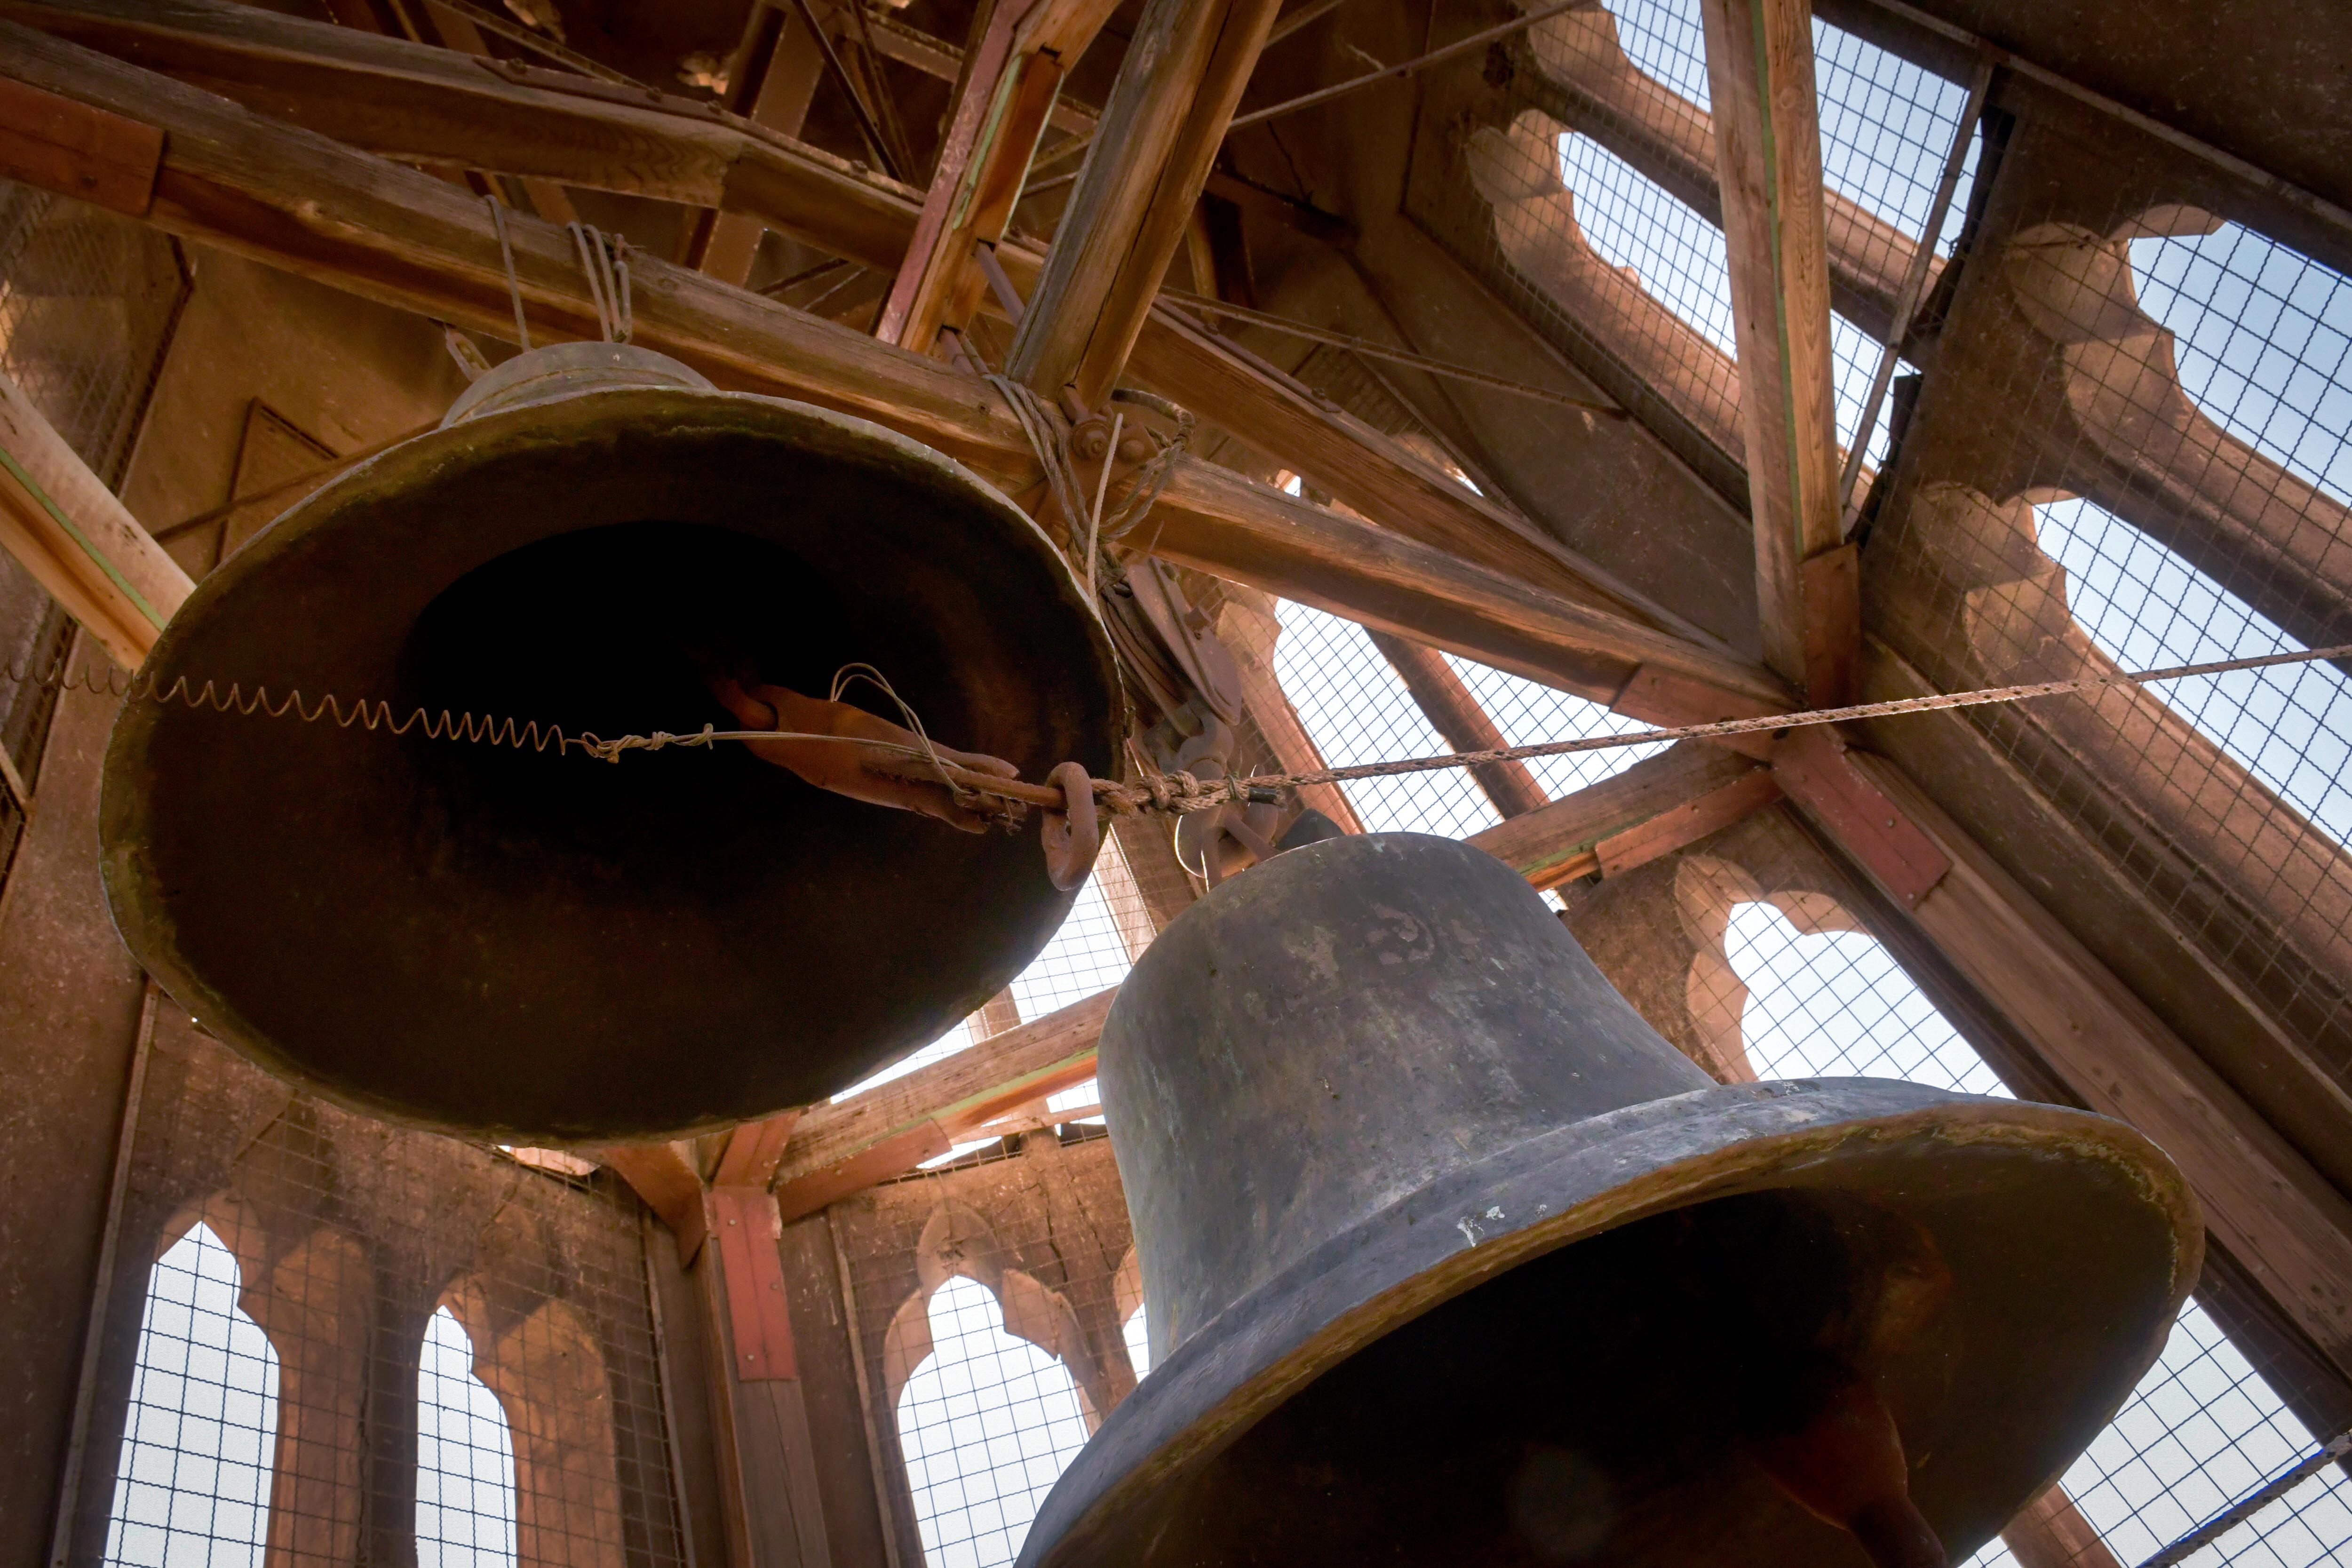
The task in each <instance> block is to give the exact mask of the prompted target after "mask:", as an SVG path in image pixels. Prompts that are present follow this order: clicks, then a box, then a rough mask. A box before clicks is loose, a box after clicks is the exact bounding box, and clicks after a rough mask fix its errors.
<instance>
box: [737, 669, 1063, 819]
mask: <svg viewBox="0 0 2352 1568" xmlns="http://www.w3.org/2000/svg"><path fill="white" fill-rule="evenodd" d="M706 679H707V681H708V683H709V688H710V694H711V695H712V696H713V697H716V698H717V699H718V700H719V703H720V705H721V706H723V707H724V708H725V709H726V710H728V711H729V712H730V713H732V714H734V715H735V717H736V719H737V720H738V721H740V722H741V723H743V724H744V725H745V726H746V727H751V728H758V729H772V730H776V731H782V733H781V734H779V736H778V738H776V739H774V740H752V741H746V742H743V744H744V746H745V747H746V748H747V749H748V750H749V751H750V752H751V754H752V755H753V756H755V757H757V758H759V759H760V760H761V762H763V763H773V764H774V765H776V766H777V767H780V768H782V769H784V770H785V771H786V772H787V773H793V774H795V775H797V776H798V777H799V778H801V779H802V780H803V782H805V783H808V784H814V785H815V786H816V787H817V788H819V789H824V790H831V791H833V792H834V793H835V795H847V796H848V797H849V798H851V799H852V800H862V801H866V802H867V803H868V804H870V805H887V806H893V807H895V808H897V809H898V810H900V811H912V812H917V813H919V814H920V815H922V816H929V817H933V818H936V819H937V820H939V821H940V822H944V823H946V824H947V825H948V826H950V827H954V828H957V829H959V830H961V831H962V832H965V833H984V832H986V831H987V830H988V829H989V828H991V827H993V826H997V825H998V823H999V822H1000V821H1001V820H1002V819H1003V814H1001V813H992V812H987V811H983V810H981V809H978V808H977V807H976V806H975V805H972V804H971V801H973V800H974V799H975V798H976V797H974V796H972V795H970V794H969V793H967V792H963V791H961V790H959V789H957V787H956V786H955V785H954V784H952V783H951V782H950V781H947V780H944V779H940V778H937V777H930V778H926V777H923V776H921V775H919V774H917V775H915V776H911V777H910V776H908V775H907V774H906V773H902V772H899V771H896V770H894V771H891V772H887V773H886V772H882V771H879V770H877V769H876V768H874V767H871V766H869V765H868V764H869V763H872V762H873V761H875V760H876V759H877V757H887V758H888V759H890V760H891V761H893V762H896V761H897V760H898V758H899V757H901V756H903V755H904V754H905V753H906V752H908V751H924V752H930V753H936V754H937V756H938V757H939V758H940V760H941V761H943V762H946V763H952V764H953V765H954V766H956V767H959V768H963V769H969V770H970V771H971V772H973V773H986V774H989V775H992V776H993V777H996V778H1005V779H1010V778H1017V777H1018V776H1019V775H1020V772H1021V770H1020V769H1018V768H1016V767H1014V766H1013V764H1012V763H1008V762H1006V761H1005V760H1004V759H1003V758H1002V757H991V756H984V755H982V753H980V752H959V751H956V750H955V749H953V748H952V747H949V746H942V745H939V744H937V743H936V742H926V741H925V740H924V738H923V737H922V736H920V735H919V734H917V733H916V732H915V731H912V730H908V729H905V728H902V727H901V726H899V725H897V724H893V723H891V722H890V721H888V720H887V719H882V718H877V717H876V716H875V715H874V714H871V713H868V712H866V710H864V709H862V708H855V707H852V706H851V705H850V704H848V703H846V702H839V701H828V700H825V699H823V698H818V697H805V696H803V695H802V694H801V693H799V692H797V691H794V690H793V689H790V688H788V687H782V686H772V685H768V684H766V683H764V682H756V681H754V682H743V681H740V680H738V679H736V678H734V677H733V676H731V675H727V674H723V673H716V672H714V673H712V674H709V676H707V677H706ZM787 737H789V738H787ZM836 737H837V738H838V739H840V740H849V741H866V742H874V743H875V744H874V746H872V747H869V746H864V745H846V746H845V745H840V744H838V743H835V739H834V738H836ZM879 747H888V748H890V750H888V751H887V752H885V751H880V750H877V748H879ZM1003 806H1005V807H1006V808H1009V810H1010V811H1013V812H1017V811H1018V810H1019V806H1018V805H1017V803H1014V802H1010V801H1006V802H1003Z"/></svg>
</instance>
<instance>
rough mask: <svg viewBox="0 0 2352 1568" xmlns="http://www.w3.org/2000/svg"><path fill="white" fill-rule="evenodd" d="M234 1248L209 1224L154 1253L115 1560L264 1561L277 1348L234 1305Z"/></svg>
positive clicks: (138, 1566) (109, 1552)
mask: <svg viewBox="0 0 2352 1568" xmlns="http://www.w3.org/2000/svg"><path fill="white" fill-rule="evenodd" d="M243 1289H244V1280H243V1278H242V1276H241V1274H240V1272H239V1270H238V1268H237V1262H236V1255H235V1254H234V1253H232V1252H230V1251H229V1249H228V1247H226V1245H225V1244H224V1243H223V1242H222V1241H221V1238H220V1237H218V1236H217V1235H215V1234H214V1232H213V1230H212V1228H211V1227H210V1226H206V1225H204V1224H202V1223H201V1222H199V1223H198V1224H196V1225H194V1226H191V1227H189V1229H188V1232H187V1234H186V1235H184V1236H183V1237H180V1239H179V1240H177V1241H175V1242H173V1244H172V1245H171V1247H168V1248H166V1249H165V1250H164V1252H163V1255H162V1256H161V1257H159V1258H156V1260H155V1267H154V1269H153V1271H152V1273H151V1274H150V1275H149V1276H148V1283H147V1304H146V1310H145V1312H144V1314H143V1316H142V1318H141V1320H140V1324H139V1350H138V1363H137V1365H138V1371H137V1373H136V1374H135V1381H134V1382H133V1384H132V1385H131V1408H130V1412H129V1415H128V1418H127V1420H126V1422H125V1425H124V1427H123V1435H122V1452H121V1458H120V1459H119V1461H118V1462H117V1468H116V1471H115V1482H114V1509H113V1517H112V1518H111V1519H110V1521H109V1522H108V1526H107V1540H106V1561H107V1562H108V1563H110V1564H113V1563H121V1564H124V1565H126V1568H248V1565H250V1568H260V1564H261V1562H262V1558H263V1554H264V1550H265V1547H266V1545H267V1542H268V1523H269V1492H270V1471H271V1467H272V1465H273V1463H274V1462H275V1458H276V1454H275V1450H276V1446H277V1429H278V1352H276V1351H274V1350H273V1349H271V1348H270V1344H269V1341H268V1338H267V1337H265V1336H264V1335H263V1333H262V1331H261V1329H260V1326H259V1325H258V1324H257V1323H255V1322H254V1321H253V1320H252V1319H251V1318H249V1317H247V1315H246V1314H245V1312H244V1310H242V1309H241V1308H240V1307H239V1306H238V1304H237V1298H238V1296H239V1295H240V1293H241V1292H242V1290H243Z"/></svg>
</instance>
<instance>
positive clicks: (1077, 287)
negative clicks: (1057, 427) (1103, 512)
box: [1008, 0, 1279, 408]
mask: <svg viewBox="0 0 2352 1568" xmlns="http://www.w3.org/2000/svg"><path fill="white" fill-rule="evenodd" d="M1278 8H1279V0H1149V3H1148V4H1147V5H1145V7H1144V12H1143V19H1142V21H1141V23H1140V24H1139V26H1137V28H1136V33H1135V37H1134V38H1133V39H1132V40H1131V41H1130V42H1129V45H1128V51H1127V59H1126V63H1125V64H1124V65H1123V66H1122V67H1121V68H1120V70H1119V75H1118V83H1117V85H1115V86H1114V87H1113V88H1112V89H1111V95H1110V101H1109V102H1108V103H1107V104H1105V105H1104V106H1103V119H1102V124H1101V126H1100V128H1099V129H1098V131H1097V135H1096V137H1095V140H1094V142H1092V143H1091V144H1090V145H1089V146H1088V148H1087V161H1086V163H1085V164H1084V165H1083V166H1082V167H1081V169H1080V170H1079V174H1078V182H1077V184H1076V188H1075V189H1074V190H1073V191H1072V192H1071V195H1070V201H1069V205H1068V206H1067V207H1066V209H1065V211H1064V213H1063V216H1062V226H1061V228H1060V231H1059V233H1060V238H1059V240H1058V241H1057V243H1056V244H1055V247H1054V249H1053V251H1052V252H1051V253H1049V254H1048V255H1047V257H1046V258H1045V273H1044V275H1043V276H1042V277H1041V278H1040V279H1039V280H1038V283H1037V288H1036V291H1035V292H1034V295H1033V296H1032V297H1031V298H1030V300H1029V308H1028V310H1027V313H1026V314H1024V316H1023V317H1022V319H1021V326H1020V330H1019V331H1018V332H1017V334H1016V335H1015V336H1014V338H1013V352H1012V354H1011V359H1010V364H1009V366H1008V370H1009V374H1012V375H1013V376H1014V377H1015V378H1016V379H1018V380H1021V381H1024V382H1026V383H1028V384H1030V385H1031V386H1033V387H1034V388H1036V389H1037V390H1038V391H1040V392H1042V393H1044V394H1045V395H1047V396H1049V397H1060V396H1062V395H1064V393H1065V390H1066V391H1067V393H1068V394H1069V395H1071V396H1073V397H1075V398H1076V401H1077V403H1078V404H1079V405H1081V406H1083V407H1087V408H1092V407H1095V406H1096V405H1098V404H1100V403H1101V402H1102V400H1103V399H1104V398H1105V397H1106V396H1107V395H1108V394H1109V392H1110V389H1111V386H1112V384H1113V383H1115V382H1116V381H1117V380H1118V376H1119V373H1120V372H1121V371H1122V370H1123V369H1125V367H1126V364H1127V357H1128V354H1129V353H1130V352H1131V351H1132V350H1133V349H1134V347H1135V341H1136V337H1137V335H1138V334H1139V332H1141V331H1142V330H1143V322H1144V318H1145V316H1146V315H1147V314H1149V313H1150V309H1151V300H1152V297H1153V296H1154V295H1155V294H1157V293H1158V292H1159V289H1160V279H1161V277H1162V276H1163V275H1164V274H1165V273H1166V272H1167V270H1168V264H1169V262H1170V260H1171V258H1174V256H1175V254H1176V247H1177V246H1178V245H1179V244H1181V242H1182V240H1183V237H1184V226H1185V225H1186V224H1187V223H1189V222H1191V221H1192V207H1193V204H1194V203H1195V202H1197V201H1198V200H1199V199H1200V195H1201V184H1202V180H1204V179H1205V178H1206V177H1207V175H1208V172H1209V164H1210V162H1211V160H1213V158H1215V156H1216V154H1217V147H1218V145H1219V143H1220V142H1223V140H1224V135H1225V127H1226V125H1227V123H1228V122H1229V121H1231V120H1232V119H1233V115H1234V105H1235V104H1237V103H1238V102H1240V100H1241V95H1242V89H1243V88H1244V86H1246V85H1247V84H1248V81H1249V74H1250V70H1251V68H1253V67H1254V66H1255V65H1256V63H1257V53H1258V50H1259V48H1260V47H1263V46H1264V45H1265V36H1266V31H1267V29H1268V28H1269V27H1271V26H1273V25H1274V16H1275V12H1276V10H1277V9H1278Z"/></svg>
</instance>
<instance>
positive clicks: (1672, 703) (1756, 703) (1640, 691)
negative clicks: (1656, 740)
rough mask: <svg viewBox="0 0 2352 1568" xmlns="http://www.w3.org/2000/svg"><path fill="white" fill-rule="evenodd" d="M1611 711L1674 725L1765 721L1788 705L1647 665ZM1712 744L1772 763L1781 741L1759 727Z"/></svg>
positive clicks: (1619, 694) (1611, 704)
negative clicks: (1741, 720) (1749, 720)
mask: <svg viewBox="0 0 2352 1568" xmlns="http://www.w3.org/2000/svg"><path fill="white" fill-rule="evenodd" d="M1609 710H1610V711H1611V712H1612V713H1622V714H1623V715H1624V716H1625V717H1626V718H1628V719H1639V720H1641V721H1643V723H1645V724H1655V725H1658V726H1659V727H1660V728H1662V729H1675V728H1677V727H1679V726H1682V725H1685V724H1717V723H1721V722H1722V721H1724V720H1726V719H1761V718H1764V717H1766V716H1767V715H1769V714H1773V713H1786V712H1787V711H1789V706H1788V703H1787V702H1786V701H1785V700H1775V699H1773V698H1769V697H1766V696H1763V695H1760V694H1752V693H1746V692H1739V691H1734V690H1731V689H1728V688H1727V686H1726V685H1725V684H1724V683H1723V682H1721V681H1718V680H1711V679H1707V678H1706V677H1705V676H1700V675H1694V674H1692V673H1690V672H1688V671H1685V670H1679V669H1669V668H1664V666H1660V665H1650V664H1645V665H1643V666H1642V667H1641V668H1638V669H1636V670H1634V671H1633V674H1632V675H1630V676H1628V677H1626V679H1625V683H1624V685H1622V687H1620V688H1619V689H1617V691H1616V693H1615V694H1614V695H1613V696H1612V697H1611V698H1610V699H1609ZM1713 743H1714V744H1716V745H1719V746H1724V747H1727V748H1728V749H1730V750H1732V751H1735V752H1745V753H1746V754H1747V755H1748V756H1751V757H1754V758H1756V759H1757V760H1758V761H1759V762H1769V760H1770V759H1771V756H1772V750H1773V747H1774V746H1775V745H1776V744H1777V743H1778V742H1775V741H1774V740H1773V738H1772V735H1771V732H1770V731H1752V732H1750V733H1748V734H1743V735H1726V736H1725V737H1724V738H1723V739H1722V740H1720V741H1717V742H1713Z"/></svg>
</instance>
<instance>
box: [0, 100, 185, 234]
mask: <svg viewBox="0 0 2352 1568" xmlns="http://www.w3.org/2000/svg"><path fill="white" fill-rule="evenodd" d="M162 168H163V132H161V131H159V130H157V129H156V128H155V127H153V126H152V125H142V124H141V123H140V122H139V121H136V120H132V119H131V118H129V117H128V116H125V115H121V114H110V113H108V112H107V111H106V110H102V109H92V108H90V107H89V105H87V104H82V103H76V102H75V101H74V100H71V99H69V98H60V97H58V95H57V94H56V93H53V92H43V91H42V90H41V89H38V88H36V87H26V85H25V84H24V83H22V82H16V81H0V177H5V178H7V179H11V180H16V181H18V182H20V183H22V184H27V185H33V186H36V187H37V188H39V189H41V190H44V191H55V192H57V193H58V195H66V196H72V197H73V198H75V199H76V200H77V201H85V202H89V204H91V205H93V206H101V207H105V208H107V209H108V210H109V211H110V212H119V213H127V214H129V215H130V216H132V217H145V216H147V209H148V207H149V206H150V205H152V204H153V202H154V199H155V175H156V174H157V172H158V171H159V170H161V169H162Z"/></svg>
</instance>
